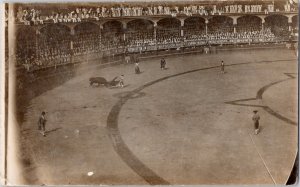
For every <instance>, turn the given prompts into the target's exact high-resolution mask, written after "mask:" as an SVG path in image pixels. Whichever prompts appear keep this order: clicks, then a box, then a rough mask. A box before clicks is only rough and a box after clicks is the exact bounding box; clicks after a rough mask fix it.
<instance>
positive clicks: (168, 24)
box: [156, 18, 181, 43]
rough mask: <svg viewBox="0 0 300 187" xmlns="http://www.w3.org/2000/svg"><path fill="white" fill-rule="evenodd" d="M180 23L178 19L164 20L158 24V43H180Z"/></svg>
mask: <svg viewBox="0 0 300 187" xmlns="http://www.w3.org/2000/svg"><path fill="white" fill-rule="evenodd" d="M180 25H181V24H180V21H179V20H178V19H176V18H164V19H162V20H160V21H158V22H157V34H156V39H157V42H158V43H170V42H172V43H174V42H177V41H180Z"/></svg>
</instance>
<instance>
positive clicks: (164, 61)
mask: <svg viewBox="0 0 300 187" xmlns="http://www.w3.org/2000/svg"><path fill="white" fill-rule="evenodd" d="M165 68H166V60H165V59H164V58H162V59H161V60H160V69H161V70H164V69H165Z"/></svg>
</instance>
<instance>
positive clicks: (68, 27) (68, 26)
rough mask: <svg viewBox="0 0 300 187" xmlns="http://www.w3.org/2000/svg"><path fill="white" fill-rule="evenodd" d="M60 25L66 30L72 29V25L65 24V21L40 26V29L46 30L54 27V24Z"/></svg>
mask: <svg viewBox="0 0 300 187" xmlns="http://www.w3.org/2000/svg"><path fill="white" fill-rule="evenodd" d="M54 25H55V26H58V27H61V28H63V29H64V30H69V31H71V26H70V25H68V24H64V23H54V24H48V25H44V26H43V27H40V28H39V31H40V32H41V31H44V30H45V29H47V28H49V27H53V26H54Z"/></svg>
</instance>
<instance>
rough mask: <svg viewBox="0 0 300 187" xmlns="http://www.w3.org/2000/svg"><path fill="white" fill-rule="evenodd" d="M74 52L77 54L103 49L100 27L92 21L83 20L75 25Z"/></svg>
mask: <svg viewBox="0 0 300 187" xmlns="http://www.w3.org/2000/svg"><path fill="white" fill-rule="evenodd" d="M74 31H75V35H74V39H73V52H74V54H75V55H77V54H85V53H93V52H97V51H99V50H101V45H100V42H101V36H100V27H99V26H98V25H97V24H95V23H91V22H83V23H80V24H78V25H76V26H75V28H74Z"/></svg>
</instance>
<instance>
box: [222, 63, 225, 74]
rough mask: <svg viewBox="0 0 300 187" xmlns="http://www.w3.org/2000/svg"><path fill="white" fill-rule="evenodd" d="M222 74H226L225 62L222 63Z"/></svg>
mask: <svg viewBox="0 0 300 187" xmlns="http://www.w3.org/2000/svg"><path fill="white" fill-rule="evenodd" d="M221 73H225V65H224V62H223V60H222V62H221Z"/></svg>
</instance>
